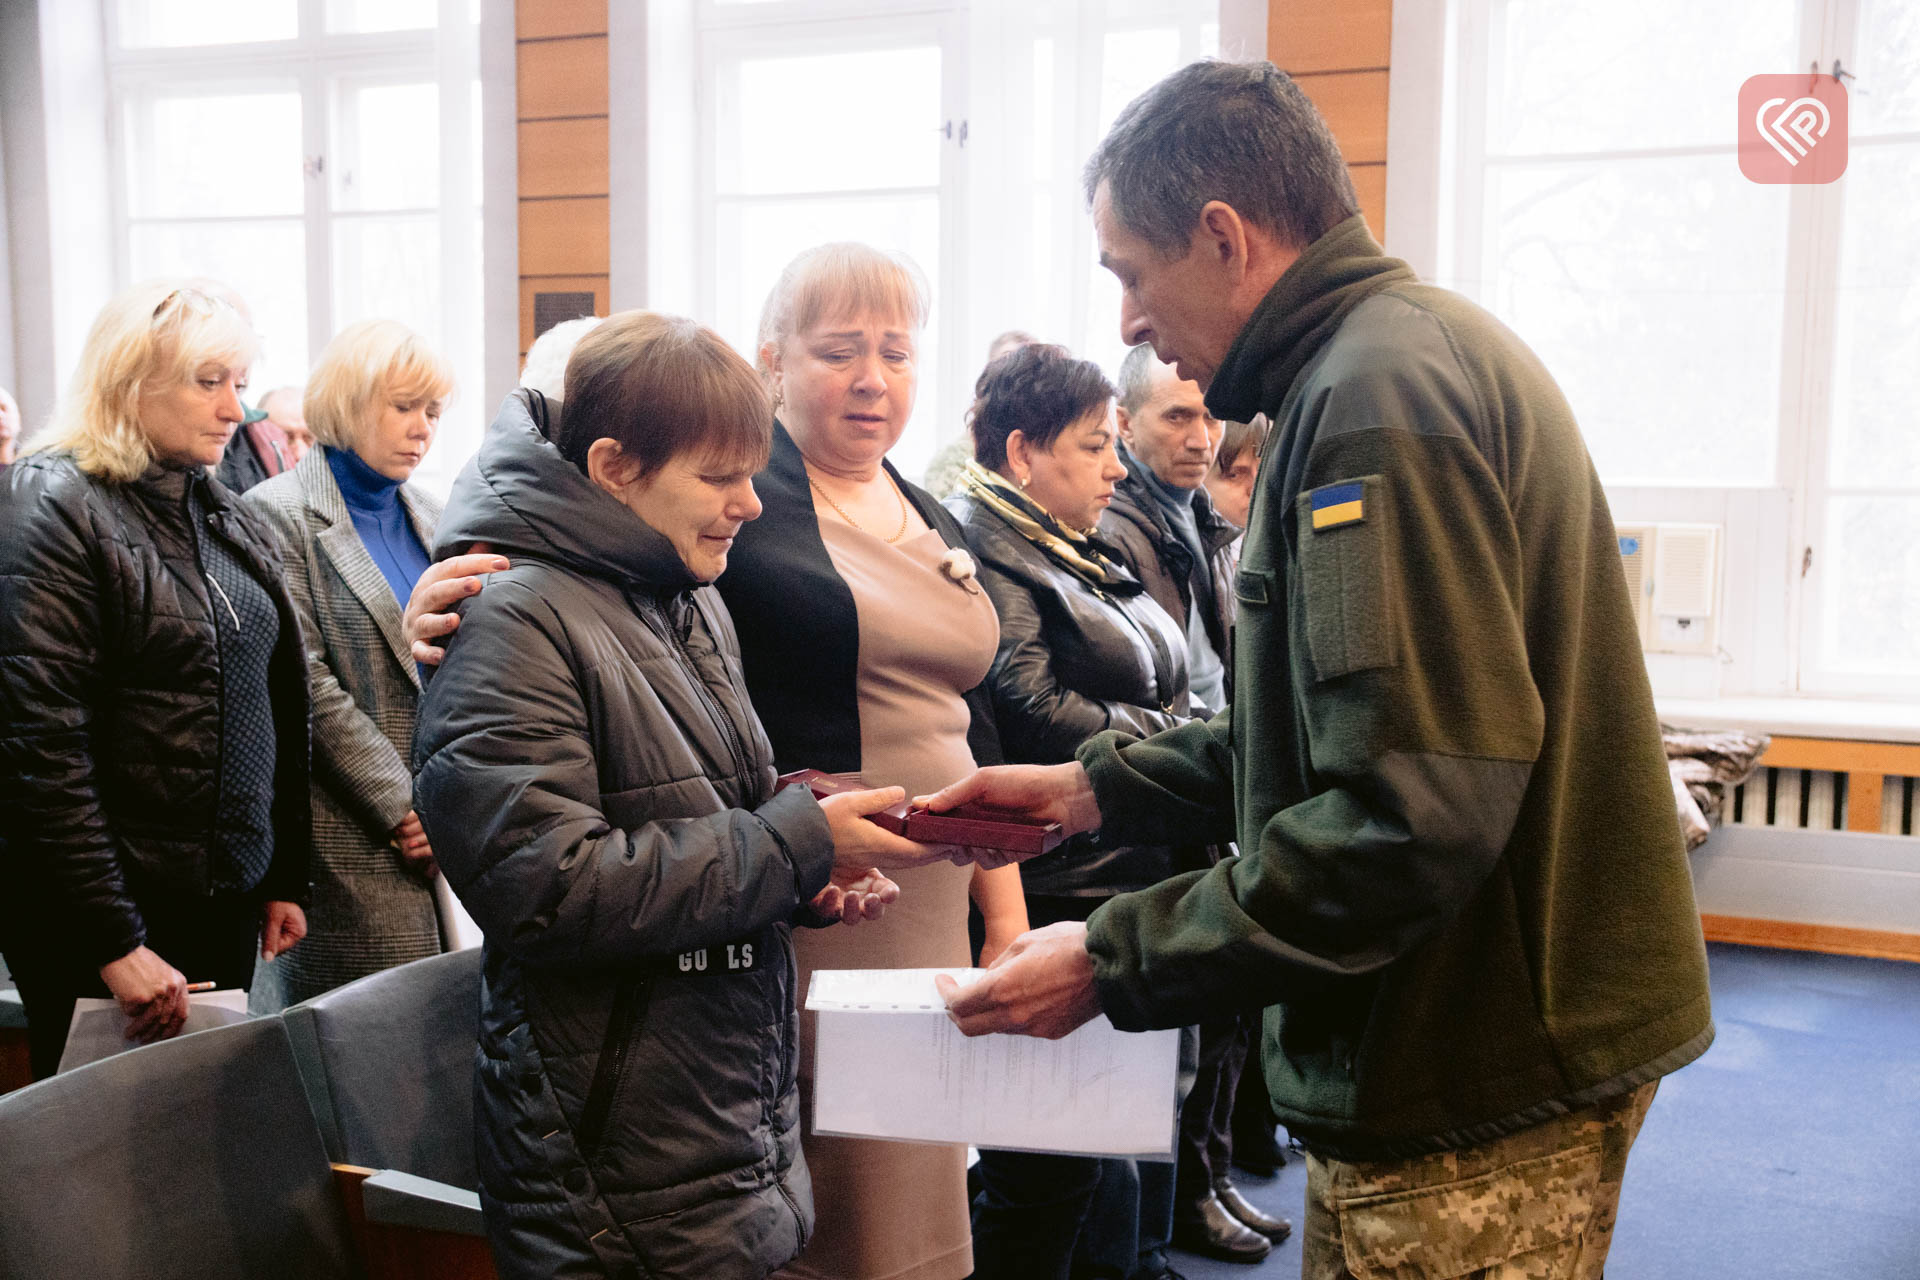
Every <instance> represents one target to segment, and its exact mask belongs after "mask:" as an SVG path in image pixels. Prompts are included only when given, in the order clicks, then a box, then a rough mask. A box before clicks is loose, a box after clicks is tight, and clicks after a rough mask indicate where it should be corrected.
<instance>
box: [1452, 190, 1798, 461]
mask: <svg viewBox="0 0 1920 1280" xmlns="http://www.w3.org/2000/svg"><path fill="white" fill-rule="evenodd" d="M1787 190H1788V188H1785V187H1763V186H1757V185H1755V184H1754V183H1751V182H1748V181H1746V180H1745V179H1744V178H1742V177H1741V176H1740V174H1739V172H1738V170H1737V169H1736V168H1735V167H1734V166H1733V165H1732V164H1731V163H1729V162H1728V160H1727V159H1726V158H1725V157H1721V156H1707V157H1690V158H1679V159H1662V160H1640V161H1631V162H1612V163H1586V164H1568V165H1523V166H1522V165H1516V166H1499V167H1496V168H1494V169H1492V170H1491V171H1490V172H1489V181H1488V186H1487V205H1486V217H1487V223H1486V251H1485V252H1486V257H1485V266H1484V268H1483V276H1484V279H1485V282H1486V284H1485V290H1484V292H1483V294H1482V300H1483V301H1485V302H1487V303H1488V305H1489V306H1490V307H1491V309H1492V310H1493V311H1494V312H1495V313H1496V314H1498V315H1499V316H1500V317H1501V318H1502V319H1503V320H1505V321H1506V322H1507V323H1508V324H1510V325H1512V326H1513V327H1514V329H1516V330H1517V331H1518V332H1519V334H1520V336H1521V337H1522V338H1524V339H1526V341H1527V342H1528V343H1529V344H1530V345H1531V346H1532V347H1533V349H1534V350H1535V351H1536V352H1538V353H1539V355H1540V358H1541V359H1542V360H1543V361H1544V362H1545V364H1546V366H1547V368H1548V369H1549V370H1550V371H1551V372H1552V374H1553V376H1554V377H1555V378H1556V379H1558V381H1559V383H1560V386H1561V387H1562V389H1563V390H1565V392H1566V394H1567V398H1568V400H1569V401H1571V402H1572V405H1573V410H1574V415H1575V417H1576V419H1577V420H1578V421H1579V423H1580V426H1581V429H1582V431H1583V432H1584V433H1585V435H1586V440H1587V448H1588V450H1589V451H1590V452H1591V453H1592V454H1593V459H1594V462H1595V464H1596V465H1597V466H1598V467H1599V470H1600V474H1601V475H1602V476H1603V477H1605V478H1607V479H1608V480H1618V481H1626V480H1643V481H1656V482H1659V481H1671V482H1675V483H1684V484H1763V483H1768V482H1770V481H1771V480H1772V478H1773V474H1774V470H1775V466H1774V449H1775V439H1776V434H1777V422H1778V417H1779V407H1778V399H1779V387H1780V350H1781V323H1782V321H1781V316H1782V311H1783V305H1782V298H1783V291H1784V289H1785V284H1786V282H1785V266H1784V263H1783V255H1782V254H1781V252H1780V246H1781V245H1782V244H1783V243H1785V239H1786V216H1787V197H1786V194H1785V193H1786V192H1787Z"/></svg>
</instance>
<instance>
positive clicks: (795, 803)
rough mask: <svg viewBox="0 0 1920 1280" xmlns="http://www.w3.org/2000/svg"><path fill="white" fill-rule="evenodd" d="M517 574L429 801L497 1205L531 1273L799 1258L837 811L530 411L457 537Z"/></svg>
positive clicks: (436, 756) (709, 609)
mask: <svg viewBox="0 0 1920 1280" xmlns="http://www.w3.org/2000/svg"><path fill="white" fill-rule="evenodd" d="M477 539H483V540H485V541H487V542H489V543H491V544H492V545H493V547H494V549H495V550H497V551H499V552H501V553H503V554H505V555H507V556H508V557H510V558H511V559H512V561H513V567H512V568H511V569H509V570H507V571H506V572H504V573H497V574H493V575H492V576H491V577H490V578H489V579H488V581H487V586H486V589H485V590H483V591H481V592H480V593H479V594H478V595H476V596H474V597H473V598H472V599H470V600H469V601H467V602H466V604H465V607H464V608H463V610H462V616H461V625H460V629H459V631H457V632H456V633H455V634H454V636H453V640H452V643H450V644H449V645H448V646H447V656H446V660H445V661H444V663H443V664H442V665H441V667H440V670H439V672H438V674H436V675H435V676H434V678H433V680H432V681H431V682H430V683H429V684H428V685H427V690H426V693H425V695H424V696H423V698H422V700H421V705H420V714H419V719H418V724H417V728H416V730H415V735H414V757H415V761H416V765H417V774H416V777H415V784H414V785H415V791H414V795H415V804H416V807H417V808H418V810H419V813H420V818H421V821H422V823H423V824H424V825H425V827H426V829H427V834H428V836H429V838H430V839H431V840H432V841H433V849H434V854H435V856H436V858H437V859H438V861H439V863H440V866H441V867H442V868H443V869H444V870H445V872H446V875H447V880H448V882H449V883H450V884H451V885H452V886H453V888H454V890H455V891H456V892H457V893H458V894H459V895H460V899H461V901H462V903H464V904H465V906H466V907H467V909H468V910H469V911H470V912H471V913H472V914H473V917H474V919H475V920H476V921H477V922H478V923H479V924H480V926H481V928H482V929H483V930H484V932H485V934H486V958H485V989H484V993H483V997H482V1008H481V1022H480V1047H479V1054H478V1057H477V1059H476V1064H477V1075H478V1079H477V1083H476V1128H477V1131H478V1133H477V1142H478V1147H477V1153H478V1161H477V1164H478V1169H479V1174H480V1192H481V1201H482V1207H483V1209H484V1210H485V1213H486V1219H487V1228H488V1234H489V1236H490V1237H491V1239H492V1241H493V1245H494V1254H495V1258H496V1260H497V1262H498V1264H499V1271H500V1275H501V1276H502V1277H503V1278H504V1280H516V1278H521V1277H526V1278H530V1277H535V1276H539V1277H546V1276H555V1275H606V1276H626V1275H636V1276H637V1275H646V1276H661V1277H664V1276H697V1277H702V1278H703V1280H705V1278H707V1277H715V1278H718V1280H731V1278H734V1277H738V1278H740V1280H749V1278H751V1280H758V1278H759V1277H761V1276H764V1275H765V1274H766V1273H768V1272H770V1271H772V1270H773V1269H774V1268H776V1267H778V1266H780V1265H782V1264H784V1263H785V1262H787V1261H788V1260H789V1259H790V1258H792V1257H793V1256H794V1255H795V1254H797V1253H798V1252H799V1250H800V1247H801V1245H802V1244H803V1243H804V1242H805V1239H806V1237H807V1235H808V1233H809V1232H810V1230H811V1228H812V1223H813V1201H812V1191H811V1185H810V1183H809V1182H808V1179H807V1172H806V1162H805V1160H804V1159H803V1158H802V1157H801V1153H800V1107H799V1095H798V1092H797V1089H796V1085H795V1068H796V1065H797V1064H796V1062H795V1058H796V1044H795V1041H796V1036H797V1030H798V1022H797V1012H796V1008H795V1003H794V1000H795V992H794V985H795V982H794V974H795V970H794V964H793V950H792V940H791V935H790V932H789V922H790V920H792V919H793V918H794V916H795V915H796V912H797V911H799V910H800V909H801V907H802V904H804V903H806V902H807V901H809V900H810V899H811V898H812V897H813V895H814V894H816V893H818V892H819V891H820V889H821V888H822V887H824V886H825V884H826V882H827V875H828V872H829V870H830V868H831V865H832V858H833V848H832V841H831V837H830V836H829V835H828V832H827V823H826V817H825V815H824V814H823V813H822V812H821V811H820V807H819V805H818V804H816V803H815V802H814V800H813V799H812V797H811V796H810V795H808V794H807V793H806V792H804V791H797V790H788V791H785V792H782V793H780V794H779V795H775V794H774V793H773V781H774V770H773V752H772V749H771V748H770V747H769V746H768V744H767V738H766V735H765V734H764V733H763V732H762V731H761V728H760V722H759V719H758V718H757V717H756V716H755V715H754V713H753V708H752V707H751V706H750V705H749V703H748V701H747V694H746V685H745V681H744V679H743V677H742V675H741V670H740V658H739V642H738V640H737V639H736V637H735V634H734V629H733V623H732V621H731V619H730V618H729V617H728V614H727V611H726V607H725V606H724V605H723V604H722V603H721V602H720V598H719V596H718V594H717V593H716V592H715V591H714V590H713V589H712V588H710V587H700V586H699V585H698V584H697V583H696V582H694V580H693V579H692V578H691V577H690V576H689V575H688V574H687V571H686V569H685V568H684V567H683V566H682V564H681V562H680V559H679V557H678V555H676V554H675V552H674V551H673V549H672V547H671V546H670V545H669V544H668V543H667V541H666V539H664V538H662V537H661V536H660V535H659V534H657V533H655V532H654V531H653V530H651V529H649V528H648V527H647V526H646V525H644V524H642V523H641V522H640V521H639V520H638V519H636V518H635V517H634V516H633V514H632V513H631V512H630V511H628V510H627V509H626V508H625V507H624V506H622V505H621V504H620V503H619V502H618V501H617V500H615V499H614V498H613V497H611V496H610V495H608V494H607V493H605V492H603V491H602V490H601V489H600V488H599V487H598V486H596V485H594V484H593V483H592V482H591V481H590V480H588V479H587V478H586V477H585V476H584V475H582V474H581V473H580V472H579V470H577V469H576V468H575V467H574V466H573V464H572V463H570V462H568V461H567V460H566V459H565V458H563V457H562V456H561V455H560V453H559V451H558V450H557V449H555V448H554V447H553V445H552V444H551V443H549V442H548V441H547V440H546V438H545V437H544V436H543V435H542V434H541V433H540V431H539V429H538V428H537V427H536V426H535V425H534V423H533V420H532V418H531V417H530V416H529V414H528V411H527V403H526V401H525V400H524V399H523V398H522V397H521V396H520V395H518V394H516V395H514V396H512V397H509V399H508V400H507V401H506V404H505V405H504V406H503V408H502V409H501V412H500V415H499V417H498V418H497V419H496V421H495V422H494V424H493V426H492V428H491V429H490V430H489V431H488V434H487V438H486V441H485V443H483V444H482V446H481V448H480V452H479V453H478V455H476V457H475V458H474V460H473V461H471V462H469V463H468V464H467V466H466V468H465V470H463V471H462V472H461V474H460V477H459V479H458V480H456V481H455V482H454V487H453V493H452V495H451V497H450V498H449V500H448V503H447V507H446V511H445V513H444V514H443V515H442V517H441V520H440V524H439V528H438V530H437V536H436V542H437V549H438V550H439V551H441V552H442V553H445V552H446V551H447V549H449V548H451V547H457V546H464V545H466V544H467V543H470V542H472V541H474V540H477Z"/></svg>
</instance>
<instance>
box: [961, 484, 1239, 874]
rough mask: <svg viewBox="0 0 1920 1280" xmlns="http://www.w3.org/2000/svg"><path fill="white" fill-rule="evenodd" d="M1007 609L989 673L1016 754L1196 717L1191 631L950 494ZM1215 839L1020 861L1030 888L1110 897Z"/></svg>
mask: <svg viewBox="0 0 1920 1280" xmlns="http://www.w3.org/2000/svg"><path fill="white" fill-rule="evenodd" d="M947 508H948V509H949V510H950V511H952V512H953V514H954V516H955V518H957V519H958V520H959V522H960V527H961V529H962V530H963V531H964V532H965V534H966V538H967V546H968V548H969V549H970V550H971V551H972V552H973V554H974V556H975V557H976V559H977V562H978V572H979V575H980V581H981V584H982V585H983V586H985V587H986V589H987V594H988V596H990V597H991V598H992V600H993V607H994V610H995V611H996V612H997V613H999V615H1000V648H999V652H998V653H996V654H995V655H994V659H993V667H992V669H991V670H990V671H989V672H988V673H987V684H988V686H989V687H990V688H991V689H992V691H993V711H994V718H995V720H996V721H997V723H998V725H999V730H1000V747H1001V750H1002V752H1003V753H1004V754H1005V757H1006V759H1007V762H1008V763H1010V764H1061V763H1063V762H1065V761H1068V760H1072V759H1073V758H1074V752H1075V751H1077V750H1079V748H1080V745H1081V744H1082V743H1084V742H1085V741H1086V740H1087V739H1088V738H1090V737H1092V736H1093V735H1094V734H1096V733H1099V732H1100V731H1101V730H1103V729H1119V730H1121V731H1123V732H1126V733H1131V734H1137V735H1139V736H1142V737H1145V736H1147V735H1149V734H1154V733H1158V732H1159V731H1160V730H1162V729H1168V728H1171V727H1173V726H1174V725H1177V724H1183V723H1185V722H1186V721H1187V720H1189V719H1190V718H1191V716H1190V715H1189V713H1188V705H1187V645H1186V634H1185V632H1184V631H1183V630H1182V629H1181V627H1180V626H1179V625H1178V624H1177V623H1175V622H1174V620H1173V619H1172V618H1169V617H1168V616H1167V614H1166V611H1165V610H1163V609H1162V608H1160V606H1159V605H1157V604H1155V603H1154V602H1153V599H1152V597H1150V596H1149V595H1147V594H1146V592H1145V591H1144V590H1143V589H1142V588H1141V586H1140V584H1139V583H1138V582H1137V581H1135V580H1133V579H1132V578H1127V579H1125V580H1123V581H1121V582H1118V583H1116V584H1114V585H1113V586H1112V587H1111V588H1107V589H1102V590H1095V588H1093V587H1092V586H1090V585H1089V584H1088V583H1087V582H1085V581H1084V580H1082V579H1081V578H1079V577H1078V576H1076V575H1075V574H1074V573H1073V572H1071V571H1070V570H1068V569H1066V568H1065V567H1063V566H1062V565H1060V564H1058V563H1056V562H1055V561H1053V560H1052V559H1050V558H1049V557H1048V556H1047V555H1046V554H1045V553H1043V552H1042V551H1041V550H1040V549H1039V548H1038V547H1036V546H1034V545H1033V543H1031V542H1029V541H1028V540H1027V539H1026V538H1025V537H1023V536H1022V535H1021V534H1020V533H1019V532H1018V531H1017V530H1015V529H1014V528H1013V527H1012V526H1011V525H1009V524H1008V523H1007V522H1006V521H1005V520H1003V519H1001V518H1000V516H999V515H997V514H995V513H994V512H993V511H991V510H989V509H987V508H986V507H984V506H981V505H980V504H979V503H977V502H975V501H974V500H973V499H972V498H969V497H967V496H965V495H961V496H960V497H956V498H950V499H948V501H947ZM1209 862H1210V857H1209V855H1208V853H1207V851H1206V850H1205V848H1204V847H1196V848H1194V849H1190V850H1189V849H1176V848H1174V847H1171V846H1166V845H1130V846H1125V847H1121V848H1099V847H1097V845H1096V842H1095V841H1094V839H1093V838H1091V837H1087V836H1083V837H1079V838H1077V839H1075V840H1072V841H1069V842H1068V843H1066V844H1064V845H1062V846H1061V847H1060V848H1058V849H1056V850H1054V851H1053V852H1052V853H1049V854H1046V855H1045V856H1043V857H1039V858H1035V859H1034V860H1033V861H1031V862H1026V863H1023V864H1021V867H1020V880H1021V883H1022V885H1023V886H1024V887H1025V888H1026V890H1027V892H1029V893H1037V894H1048V895H1060V896H1068V897H1089V896H1106V895H1108V894H1114V893H1121V892H1124V891H1126V890H1129V889H1138V888H1143V887H1145V886H1146V885H1150V884H1157V883H1159V882H1160V881H1161V880H1163V879H1165V878H1166V877H1167V876H1169V875H1172V874H1174V873H1175V872H1176V871H1185V870H1192V869H1195V868H1198V867H1204V866H1207V865H1209Z"/></svg>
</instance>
